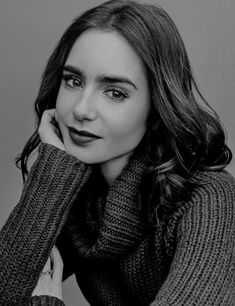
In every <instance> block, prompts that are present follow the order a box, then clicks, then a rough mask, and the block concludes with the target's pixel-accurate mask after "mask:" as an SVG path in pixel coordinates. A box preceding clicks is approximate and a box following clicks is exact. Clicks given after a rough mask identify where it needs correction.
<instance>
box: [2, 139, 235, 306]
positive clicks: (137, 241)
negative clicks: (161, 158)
mask: <svg viewBox="0 0 235 306" xmlns="http://www.w3.org/2000/svg"><path fill="white" fill-rule="evenodd" d="M147 166H148V165H147V164H145V162H143V161H142V160H141V159H138V158H132V159H131V161H130V162H129V164H128V165H127V166H126V168H125V169H124V170H123V172H122V173H121V175H120V176H119V177H118V178H117V179H116V180H115V181H114V183H113V185H112V186H111V187H110V188H107V186H106V185H105V184H104V182H102V180H101V178H99V177H98V176H97V174H96V173H95V171H93V172H92V173H91V171H89V168H88V167H87V166H85V165H83V164H82V163H79V162H78V161H76V160H75V159H74V158H73V157H71V156H69V155H68V154H67V153H65V152H62V151H61V150H59V149H57V148H55V147H53V146H49V145H43V146H42V147H41V151H40V153H39V158H38V160H37V161H36V163H35V165H34V167H33V169H32V170H31V171H30V175H29V178H28V180H27V183H26V185H25V187H24V191H23V194H22V198H21V200H20V203H19V204H18V205H17V206H16V208H15V209H14V210H13V212H12V214H11V215H10V217H9V219H8V220H7V222H6V224H5V226H4V227H3V229H2V231H1V235H0V246H1V249H0V252H1V261H0V265H1V266H0V267H1V269H0V282H1V284H0V305H29V303H30V294H31V292H32V291H33V288H34V286H35V285H36V282H37V279H38V276H39V273H40V271H41V269H42V267H43V266H44V264H45V262H46V260H47V258H48V256H49V253H50V250H51V248H52V246H53V244H54V243H55V241H56V244H57V246H58V248H59V250H60V252H61V255H62V258H63V261H64V279H65V278H67V277H68V276H69V275H71V274H73V273H75V275H76V279H77V282H78V285H79V286H80V288H81V290H82V292H83V294H84V296H85V297H86V299H87V300H88V302H89V303H90V304H91V305H96V306H112V305H113V306H125V305H126V306H127V305H129V306H131V305H135V306H142V305H151V306H163V305H164V306H169V305H174V306H188V305H190V306H191V305H196V306H197V305H198V306H199V305H200V306H209V305H211V306H212V305H213V306H225V305H226V306H227V305H235V290H234V287H235V180H234V178H233V177H232V176H231V175H229V174H228V173H227V172H226V171H220V172H219V171H218V172H212V171H211V172H209V171H205V172H198V173H196V174H195V176H194V180H195V182H196V183H197V187H196V188H195V190H194V191H193V193H192V196H191V198H190V200H189V201H188V202H186V203H184V205H183V206H182V207H181V208H178V209H177V210H176V211H175V212H174V213H173V214H172V215H170V216H169V217H168V218H167V219H166V220H165V219H164V222H163V221H161V222H159V223H158V224H157V225H156V226H155V227H153V226H152V227H149V226H147V224H145V223H144V220H143V219H142V211H141V206H140V205H139V203H138V191H139V188H140V184H141V179H142V177H143V175H144V173H145V171H146V169H147ZM91 190H92V191H93V192H92V193H91ZM43 303H44V304H43ZM56 303H58V304H56ZM31 305H34V306H38V305H59V306H62V305H64V303H63V302H62V301H59V300H58V299H56V298H55V297H49V296H48V297H46V296H39V297H34V298H32V299H31ZM68 306H69V305H68Z"/></svg>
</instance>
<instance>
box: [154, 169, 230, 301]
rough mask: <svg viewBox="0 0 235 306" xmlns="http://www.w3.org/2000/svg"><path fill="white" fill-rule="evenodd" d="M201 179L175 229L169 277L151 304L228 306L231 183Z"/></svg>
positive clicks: (219, 177)
mask: <svg viewBox="0 0 235 306" xmlns="http://www.w3.org/2000/svg"><path fill="white" fill-rule="evenodd" d="M207 179H208V182H210V183H208V184H205V185H204V187H202V188H201V189H200V190H199V192H198V193H197V194H196V195H195V197H194V198H193V201H192V203H191V207H190V208H189V209H188V211H187V212H186V213H185V215H184V216H183V219H182V221H181V223H180V224H179V225H178V232H177V237H178V239H177V240H178V241H177V247H176V253H175V256H174V260H173V263H172V266H171V269H170V273H169V275H168V277H167V279H166V281H165V282H164V284H163V286H162V288H161V289H160V291H159V293H158V294H157V296H156V299H155V301H154V302H153V303H152V304H151V305H152V306H160V305H161V306H163V305H164V306H167V305H174V306H183V305H184V306H185V305H195V306H199V305H200V306H206V305H213V306H225V305H234V301H235V290H234V288H235V181H234V179H233V178H231V177H229V176H227V174H219V173H218V174H208V177H207Z"/></svg>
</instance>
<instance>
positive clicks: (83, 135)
mask: <svg viewBox="0 0 235 306" xmlns="http://www.w3.org/2000/svg"><path fill="white" fill-rule="evenodd" d="M68 131H69V136H70V138H71V140H72V142H73V143H74V144H76V145H79V146H82V145H86V144H88V143H90V142H93V141H95V140H97V139H100V138H101V137H100V136H98V135H95V134H93V133H91V132H89V131H85V130H77V129H75V128H74V127H72V126H68Z"/></svg>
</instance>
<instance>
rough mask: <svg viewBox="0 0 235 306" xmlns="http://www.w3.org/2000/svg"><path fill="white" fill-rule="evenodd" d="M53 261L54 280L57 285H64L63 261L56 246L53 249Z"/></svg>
mask: <svg viewBox="0 0 235 306" xmlns="http://www.w3.org/2000/svg"><path fill="white" fill-rule="evenodd" d="M51 260H52V264H53V276H52V279H53V280H54V281H55V282H56V283H57V284H61V283H62V275H63V260H62V258H61V256H60V252H59V250H58V248H57V247H56V246H54V247H53V248H52V251H51Z"/></svg>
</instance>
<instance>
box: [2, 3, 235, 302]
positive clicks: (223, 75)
mask: <svg viewBox="0 0 235 306" xmlns="http://www.w3.org/2000/svg"><path fill="white" fill-rule="evenodd" d="M102 2H103V1H100V0H89V1H87V0H66V1H64V0H20V1H19V0H0V68H1V70H0V71H1V72H0V94H1V102H0V103H1V110H0V143H1V158H0V179H1V184H0V186H1V187H0V188H1V189H0V201H1V202H0V226H2V225H3V223H4V222H5V220H6V219H7V217H8V215H9V213H10V211H11V210H12V209H13V207H14V206H15V205H16V204H17V202H18V200H19V197H20V194H21V190H22V179H21V174H20V171H19V170H18V169H17V168H16V167H15V165H14V159H15V157H16V155H17V154H18V153H19V152H20V151H21V149H22V147H23V144H24V143H25V142H26V140H27V139H28V137H29V136H30V135H31V134H32V133H33V131H34V126H35V122H34V111H33V103H34V100H35V97H36V95H37V92H38V88H39V84H40V78H41V74H42V71H43V69H44V67H45V64H46V61H47V59H48V57H49V56H50V54H51V52H52V50H53V48H54V46H55V44H56V42H57V41H58V39H59V38H60V36H61V35H62V33H63V32H64V30H65V29H66V28H67V27H68V26H69V25H70V23H71V21H72V19H73V18H75V17H76V16H77V15H79V14H80V13H81V12H82V11H84V10H86V9H89V8H91V7H93V6H94V5H98V4H100V3H102ZM142 2H150V1H142ZM151 3H157V4H159V5H161V6H162V7H163V8H164V9H165V10H166V11H167V12H168V13H169V14H170V16H171V17H172V18H173V20H174V21H175V23H176V25H177V27H178V29H179V31H180V33H181V35H182V37H183V40H184V42H185V45H186V48H187V50H188V54H189V57H190V60H191V64H192V68H193V70H194V73H195V76H196V80H197V81H198V83H199V87H200V89H201V91H202V93H203V94H204V96H205V97H206V99H207V100H208V102H209V103H210V104H211V105H212V106H213V107H214V108H215V110H216V111H217V112H218V114H219V115H220V117H221V119H222V121H223V122H224V126H225V128H226V129H227V132H228V144H229V146H230V147H231V149H232V151H233V154H234V155H235V119H234V116H235V101H234V99H235V1H234V0H223V1H221V0H197V1H195V0H158V1H155V0H152V1H151ZM234 159H235V158H234ZM227 169H228V170H229V171H230V172H231V173H232V174H233V175H234V176H235V162H234V160H233V162H232V164H231V165H230V166H229V167H228V168H227ZM63 288H64V291H63V295H64V301H65V304H66V305H68V306H75V305H76V306H78V305H81V306H84V305H88V303H87V302H86V301H85V299H84V297H83V296H82V294H81V292H80V291H79V288H78V286H77V285H76V283H75V279H74V277H73V276H72V277H70V278H69V279H68V280H66V281H65V282H64V285H63Z"/></svg>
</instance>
